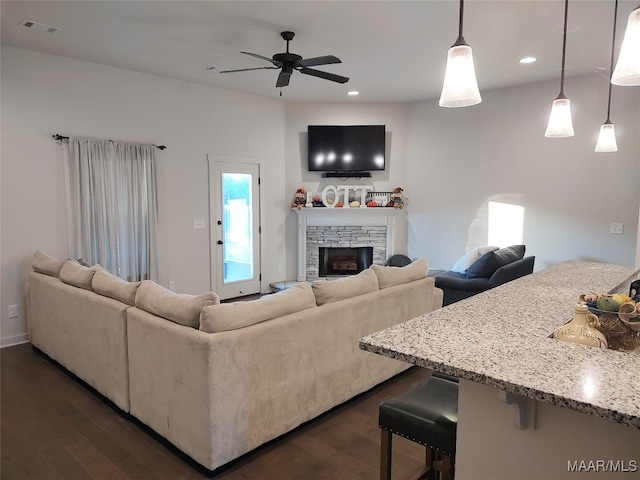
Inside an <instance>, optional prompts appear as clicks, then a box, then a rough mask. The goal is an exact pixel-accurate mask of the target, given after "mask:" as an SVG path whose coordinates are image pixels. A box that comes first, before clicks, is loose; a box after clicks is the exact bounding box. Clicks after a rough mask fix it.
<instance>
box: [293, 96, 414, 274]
mask: <svg viewBox="0 0 640 480" xmlns="http://www.w3.org/2000/svg"><path fill="white" fill-rule="evenodd" d="M285 110H286V127H285V162H286V166H287V167H286V172H285V185H286V188H287V194H288V199H289V201H290V200H291V199H293V195H294V193H295V191H296V189H298V188H299V187H301V186H304V187H305V188H306V189H307V191H308V192H321V191H322V189H323V188H324V187H325V186H326V185H373V186H374V189H375V190H376V191H380V192H387V191H391V190H392V189H393V188H395V187H403V188H405V194H406V196H407V199H408V200H407V202H410V201H411V197H412V192H411V191H409V190H406V177H407V166H406V165H407V163H406V162H407V130H408V120H409V117H408V114H409V105H408V104H403V103H361V102H359V101H358V100H354V101H353V102H345V103H306V102H289V103H287V104H286V107H285ZM309 125H386V150H387V151H386V158H385V161H386V169H385V170H384V171H382V172H372V175H373V176H372V177H371V178H362V179H356V178H348V179H341V178H322V173H321V172H309V171H308V170H307V127H308V126H309ZM413 194H414V195H417V194H419V192H414V193H413ZM403 218H404V217H401V216H399V217H398V220H397V222H398V228H397V231H398V237H396V238H397V243H396V245H398V250H397V251H396V252H392V253H402V254H406V253H407V251H406V248H405V246H406V243H407V242H406V234H405V232H406V225H405V223H406V222H403ZM296 222H297V216H296V214H295V213H293V212H291V214H290V215H289V216H288V217H287V224H286V232H287V235H286V241H287V246H288V248H287V278H288V279H293V278H296V232H297V230H296V225H297V223H296Z"/></svg>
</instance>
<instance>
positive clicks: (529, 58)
mask: <svg viewBox="0 0 640 480" xmlns="http://www.w3.org/2000/svg"><path fill="white" fill-rule="evenodd" d="M536 60H537V59H536V57H524V58H521V59H520V63H533V62H535V61H536Z"/></svg>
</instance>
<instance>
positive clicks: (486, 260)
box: [467, 252, 500, 278]
mask: <svg viewBox="0 0 640 480" xmlns="http://www.w3.org/2000/svg"><path fill="white" fill-rule="evenodd" d="M499 267H500V265H499V264H498V259H497V257H496V252H487V253H485V254H484V255H482V256H481V257H480V258H479V259H478V260H476V261H475V262H473V263H472V264H471V265H470V266H469V268H467V278H489V277H490V276H491V275H493V273H494V272H495V271H496V270H497V269H498V268H499Z"/></svg>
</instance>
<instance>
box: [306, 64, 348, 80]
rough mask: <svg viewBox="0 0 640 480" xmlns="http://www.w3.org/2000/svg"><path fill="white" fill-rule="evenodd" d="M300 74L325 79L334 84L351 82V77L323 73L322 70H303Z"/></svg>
mask: <svg viewBox="0 0 640 480" xmlns="http://www.w3.org/2000/svg"><path fill="white" fill-rule="evenodd" d="M300 73H304V74H305V75H312V76H314V77H319V78H324V79H325V80H331V81H332V82H338V83H347V82H348V81H349V77H343V76H342V75H336V74H335V73H329V72H321V71H320V70H314V69H313V68H301V69H300Z"/></svg>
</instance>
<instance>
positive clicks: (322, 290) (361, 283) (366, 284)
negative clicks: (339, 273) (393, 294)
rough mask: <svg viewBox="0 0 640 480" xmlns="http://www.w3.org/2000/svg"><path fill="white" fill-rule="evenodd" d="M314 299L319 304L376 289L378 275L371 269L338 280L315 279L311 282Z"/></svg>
mask: <svg viewBox="0 0 640 480" xmlns="http://www.w3.org/2000/svg"><path fill="white" fill-rule="evenodd" d="M311 288H312V289H313V294H314V295H315V299H316V300H315V301H316V303H317V304H318V306H320V305H324V304H325V303H331V302H337V301H340V300H344V299H345V298H351V297H357V296H358V295H363V294H365V293H369V292H375V291H376V290H378V277H377V276H376V274H375V273H374V271H373V270H369V269H366V270H363V271H362V272H360V273H358V274H357V275H351V276H348V277H345V278H341V279H339V280H315V281H314V282H313V283H311Z"/></svg>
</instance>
